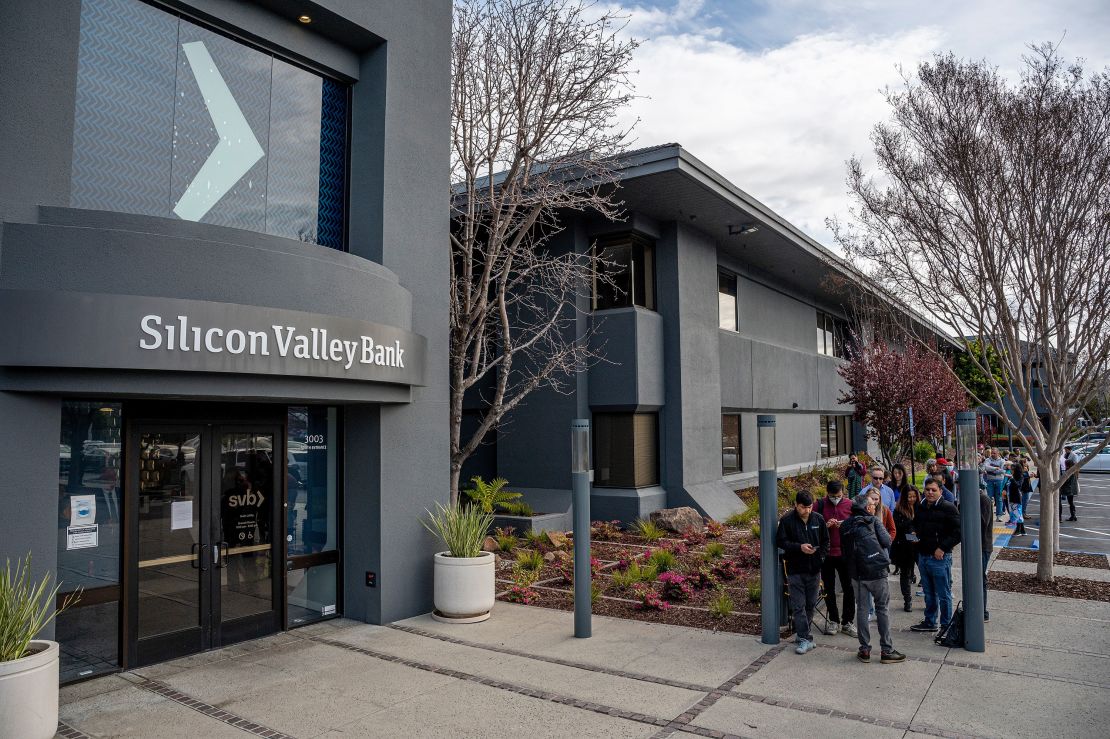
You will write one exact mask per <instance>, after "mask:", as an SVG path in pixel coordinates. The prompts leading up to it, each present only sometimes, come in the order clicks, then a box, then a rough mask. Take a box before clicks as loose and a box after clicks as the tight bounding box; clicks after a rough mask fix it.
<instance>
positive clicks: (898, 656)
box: [879, 649, 906, 665]
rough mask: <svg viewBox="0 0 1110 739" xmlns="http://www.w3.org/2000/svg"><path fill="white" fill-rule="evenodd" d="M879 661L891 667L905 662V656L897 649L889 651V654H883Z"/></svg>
mask: <svg viewBox="0 0 1110 739" xmlns="http://www.w3.org/2000/svg"><path fill="white" fill-rule="evenodd" d="M879 661H880V662H882V663H883V664H884V665H892V664H895V663H898V662H905V661H906V655H904V654H902V653H901V652H899V651H898V650H897V649H891V650H890V651H889V652H883V654H882V657H880V658H879Z"/></svg>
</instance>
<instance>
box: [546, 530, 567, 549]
mask: <svg viewBox="0 0 1110 739" xmlns="http://www.w3.org/2000/svg"><path fill="white" fill-rule="evenodd" d="M544 533H545V535H546V536H547V540H548V541H549V542H551V546H553V547H555V548H556V549H562V548H563V547H565V546H568V545H569V544H570V539H569V538H568V537H567V535H566V534H564V533H563V532H562V531H546V532H544Z"/></svg>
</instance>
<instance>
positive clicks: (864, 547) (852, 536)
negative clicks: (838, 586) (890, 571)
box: [840, 516, 890, 580]
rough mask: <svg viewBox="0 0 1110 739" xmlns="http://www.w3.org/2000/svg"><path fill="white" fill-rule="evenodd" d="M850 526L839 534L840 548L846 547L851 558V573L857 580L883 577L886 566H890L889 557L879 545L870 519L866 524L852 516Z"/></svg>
mask: <svg viewBox="0 0 1110 739" xmlns="http://www.w3.org/2000/svg"><path fill="white" fill-rule="evenodd" d="M849 520H850V521H852V524H850V525H849V526H848V528H847V529H846V530H844V531H842V532H841V534H840V535H841V537H842V538H841V543H842V546H846V547H847V550H848V555H849V556H850V557H851V572H852V573H854V574H853V577H854V578H855V579H858V580H875V579H878V578H880V577H885V573H886V568H887V565H889V564H890V555H889V554H887V551H886V549H885V548H884V547H883V546H882V545H880V544H879V538H878V536H877V535H876V534H875V529H874V528H873V527H874V524H872V520H873V519H871V518H868V519H867V520H866V522H864V521H860V520H859V519H858V518H857V517H855V516H853V517H852V518H851V519H849Z"/></svg>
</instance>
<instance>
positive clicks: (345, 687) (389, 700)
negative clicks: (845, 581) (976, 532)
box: [60, 563, 1110, 739]
mask: <svg viewBox="0 0 1110 739" xmlns="http://www.w3.org/2000/svg"><path fill="white" fill-rule="evenodd" d="M1007 564H1012V563H1007ZM955 574H956V581H957V582H958V568H957V570H956V573H955ZM891 584H892V585H893V586H894V589H895V590H897V583H896V580H895V579H893V578H892V580H891ZM920 605H921V599H920V598H917V599H915V610H914V612H913V613H904V612H903V611H902V610H901V609H900V608H899V609H898V610H897V611H896V612H895V613H894V614H893V615H894V624H895V629H896V632H895V636H894V643H895V646H896V647H897V648H898V649H899V650H901V651H903V652H905V653H906V654H907V655H908V656H909V659H908V660H907V661H906V662H905V663H904V664H901V665H881V664H879V663H878V661H877V660H875V661H874V662H872V663H871V664H862V663H860V662H858V661H856V659H855V656H854V655H855V650H856V646H857V642H856V640H855V639H854V638H851V637H848V636H845V635H838V636H831V637H828V636H818V637H817V643H818V645H819V646H818V649H816V650H814V651H813V652H811V653H809V654H807V655H805V656H801V657H800V656H798V655H795V654H794V653H793V649H792V646H793V645H790V644H785V643H784V644H782V645H779V646H776V647H768V646H766V645H763V644H761V643H760V642H759V640H758V638H756V637H751V636H744V635H738V634H714V633H709V632H705V631H701V630H696V629H687V628H683V627H677V626H660V625H654V624H647V623H642V622H637V621H625V620H618V619H609V618H603V617H594V620H593V633H594V636H593V638H591V639H585V640H580V639H574V638H573V637H572V636H571V634H572V630H573V617H572V614H570V613H566V612H562V611H550V610H545V609H538V608H532V607H525V606H516V605H512V604H506V603H498V604H497V607H496V609H495V611H494V615H493V618H491V619H490V620H489V621H487V622H485V623H481V624H472V625H467V626H451V625H446V624H441V623H438V622H435V621H433V620H431V619H430V618H429V617H427V616H420V617H417V618H413V619H409V620H407V621H403V622H400V623H398V624H393V625H391V626H370V625H366V624H361V623H357V622H354V621H347V620H337V621H329V622H325V623H321V624H317V625H314V626H310V627H307V628H303V629H298V630H296V631H291V632H288V633H284V634H278V635H274V636H271V637H267V638H264V639H259V640H256V641H253V642H247V643H244V644H240V645H236V646H232V647H228V648H225V649H221V650H218V651H214V652H208V653H205V654H200V655H195V656H192V657H188V658H184V659H180V660H176V661H174V662H169V663H165V664H161V665H156V666H152V667H147V668H142V669H138V670H134V671H131V672H128V673H124V674H122V675H113V676H109V677H105V678H100V679H97V680H93V681H89V682H86V683H81V684H77V685H74V686H71V687H68V688H65V689H63V691H62V702H63V706H62V709H61V720H62V722H63V724H64V726H63V731H64V733H60V735H61V736H69V737H75V738H76V737H81V736H122V737H197V736H205V737H224V736H226V737H243V736H246V735H247V734H253V735H255V736H264V737H282V736H292V737H301V738H304V739H307V738H308V737H320V736H323V737H379V736H381V737H386V736H428V737H471V736H473V737H483V739H488V738H490V737H501V736H505V737H509V736H513V737H519V736H520V735H522V734H526V735H527V736H528V737H529V738H530V739H532V738H534V737H564V736H573V737H643V738H645V739H646V738H648V737H660V738H661V737H667V736H682V735H689V734H693V735H702V736H729V735H734V736H747V737H806V736H854V737H891V738H893V737H911V736H978V737H1046V736H1055V737H1098V736H1105V735H1106V726H1107V724H1108V723H1110V606H1108V605H1107V604H1105V603H1092V602H1086V601H1077V600H1071V599H1055V598H1046V597H1041V596H1029V595H1019V594H1015V593H1003V592H994V591H992V592H991V593H990V611H991V621H990V623H989V624H987V639H988V644H987V652H986V653H984V654H973V653H970V652H965V651H964V650H948V649H942V648H940V647H937V646H935V645H933V643H932V635H931V634H917V633H913V632H910V631H908V630H907V629H908V627H909V626H910V624H911V623H914V622H916V621H919V620H920V618H921V607H920ZM875 638H876V639H877V636H876V637H875ZM877 651H878V650H877V647H876V654H877Z"/></svg>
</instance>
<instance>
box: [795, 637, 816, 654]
mask: <svg viewBox="0 0 1110 739" xmlns="http://www.w3.org/2000/svg"><path fill="white" fill-rule="evenodd" d="M816 648H817V643H816V642H814V641H813V640H812V639H803V640H802V643H801V644H799V645H798V648H797V649H795V650H794V652H795V653H796V654H805V653H806V652H808V651H810V650H811V649H816Z"/></svg>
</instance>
